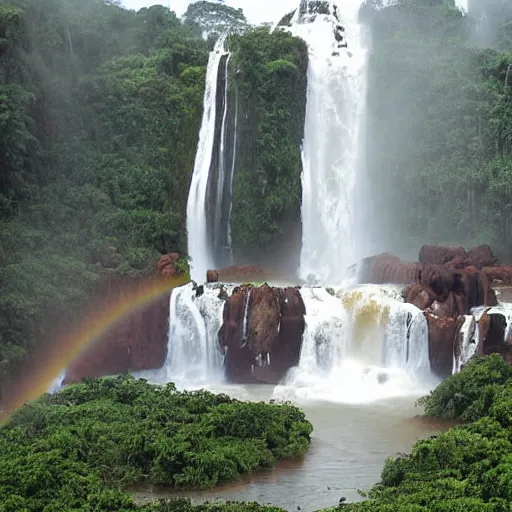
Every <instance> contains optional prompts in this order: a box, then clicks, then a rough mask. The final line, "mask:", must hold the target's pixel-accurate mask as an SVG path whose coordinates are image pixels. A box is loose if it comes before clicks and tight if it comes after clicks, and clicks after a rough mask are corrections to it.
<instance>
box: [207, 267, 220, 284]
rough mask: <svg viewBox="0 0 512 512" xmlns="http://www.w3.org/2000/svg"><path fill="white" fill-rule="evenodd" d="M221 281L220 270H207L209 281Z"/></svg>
mask: <svg viewBox="0 0 512 512" xmlns="http://www.w3.org/2000/svg"><path fill="white" fill-rule="evenodd" d="M218 281H219V272H218V271H217V270H208V271H207V272H206V282H207V283H217V282H218Z"/></svg>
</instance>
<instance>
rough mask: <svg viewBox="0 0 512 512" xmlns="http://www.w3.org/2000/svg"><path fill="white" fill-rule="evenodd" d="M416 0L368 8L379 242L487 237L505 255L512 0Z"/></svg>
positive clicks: (403, 247) (407, 251) (410, 254)
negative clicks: (463, 3)
mask: <svg viewBox="0 0 512 512" xmlns="http://www.w3.org/2000/svg"><path fill="white" fill-rule="evenodd" d="M409 4H410V2H409V3H408V5H407V6H406V3H405V2H402V1H400V0H399V1H396V2H390V3H389V4H387V5H386V6H385V7H383V6H382V3H375V2H371V1H367V2H365V4H363V8H362V9H361V18H362V20H363V21H364V23H365V24H366V25H367V27H368V30H369V33H370V40H371V43H370V47H371V48H370V56H369V61H368V105H367V120H366V123H367V133H366V136H367V147H366V162H367V175H368V177H369V180H370V183H371V186H370V192H369V198H368V199H369V201H370V202H371V204H372V206H373V209H374V211H375V212H376V213H375V215H374V216H373V222H372V223H371V225H370V226H369V229H370V230H371V231H372V233H373V234H372V237H373V239H374V245H375V246H376V247H379V249H380V250H381V251H389V252H392V253H394V254H396V255H398V256H400V257H403V258H408V259H413V260H415V259H416V258H417V254H418V250H419V248H420V246H421V245H422V244H425V243H431V244H446V245H459V244H460V245H464V246H466V247H472V246H475V245H478V244H481V243H486V244H489V245H491V246H492V247H493V248H495V249H496V251H497V252H498V253H499V254H500V255H501V256H502V257H504V258H508V254H510V252H511V248H512V232H511V224H510V214H509V211H508V206H507V205H508V203H509V201H510V196H509V195H508V190H509V186H508V178H507V176H508V175H509V174H508V173H509V169H510V168H511V165H512V160H511V154H510V138H509V130H508V128H507V123H506V121H505V119H504V117H503V112H504V109H505V108H506V105H508V104H509V102H510V101H511V100H512V96H511V95H510V88H509V87H508V85H506V84H505V81H506V75H507V70H508V69H509V64H508V57H507V56H506V55H503V54H500V53H499V52H500V51H505V50H508V51H510V50H511V49H512V44H511V40H510V39H507V38H509V37H510V36H511V35H512V31H511V29H510V20H512V8H511V6H509V5H508V4H507V5H505V2H499V1H497V2H492V3H491V2H483V1H482V2H477V1H476V0H474V1H472V2H470V3H469V6H468V11H467V12H466V11H465V10H464V9H460V8H459V7H458V6H456V4H455V2H442V1H439V2H437V1H436V2H429V5H425V2H419V1H418V2H413V6H412V8H411V6H410V5H409ZM497 17H499V19H500V20H501V22H500V23H497V22H496V18H497ZM507 17H508V18H507ZM491 19H493V20H494V21H493V22H492V23H490V20H491ZM482 20H487V21H485V23H484V21H482ZM506 20H509V21H508V22H507V21H506ZM507 31H508V32H507ZM509 80H510V79H509Z"/></svg>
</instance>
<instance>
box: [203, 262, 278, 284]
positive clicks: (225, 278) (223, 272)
mask: <svg viewBox="0 0 512 512" xmlns="http://www.w3.org/2000/svg"><path fill="white" fill-rule="evenodd" d="M208 272H216V273H217V281H221V282H223V283H250V282H262V281H265V280H266V279H268V278H269V277H270V275H269V273H268V272H266V271H265V270H263V269H261V268H259V267H256V266H255V265H237V266H233V267H226V268H221V269H217V270H209V271H208ZM211 276H212V277H213V276H214V274H211ZM207 280H208V274H207ZM217 281H208V282H217Z"/></svg>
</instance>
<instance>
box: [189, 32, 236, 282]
mask: <svg viewBox="0 0 512 512" xmlns="http://www.w3.org/2000/svg"><path fill="white" fill-rule="evenodd" d="M224 43H225V38H223V37H221V38H219V40H218V41H217V43H216V44H215V48H214V49H213V51H212V52H211V53H210V59H209V61H208V69H207V71H206V88H205V93H204V102H203V120H202V123H201V130H200V132H199V143H198V146H197V153H196V159H195V163H194V172H193V174H192V181H191V183H190V190H189V195H188V201H187V232H188V254H189V256H190V257H191V260H192V261H191V269H190V274H191V277H192V279H194V280H196V281H198V282H203V281H204V280H205V278H206V271H207V270H208V269H209V268H212V267H214V260H213V254H212V247H211V246H210V243H209V240H208V236H207V227H206V192H207V187H208V176H209V173H210V167H211V163H212V151H213V144H214V137H215V119H216V115H217V113H216V98H217V77H218V73H219V64H220V60H221V59H222V56H223V55H226V54H227V52H226V50H225V49H224Z"/></svg>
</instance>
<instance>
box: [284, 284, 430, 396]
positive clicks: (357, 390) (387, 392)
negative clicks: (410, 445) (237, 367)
mask: <svg viewBox="0 0 512 512" xmlns="http://www.w3.org/2000/svg"><path fill="white" fill-rule="evenodd" d="M398 293H399V292H398V290H397V289H394V288H393V287H378V286H373V285H368V286H363V287H358V288H356V289H351V290H343V289H340V290H337V291H334V290H332V289H330V290H326V289H323V288H302V289H301V294H302V298H303V300H304V303H305V305H306V330H305V332H304V336H303V343H302V350H301V355H300V362H299V366H298V368H294V369H292V370H290V372H289V373H288V376H287V377H286V379H285V381H284V382H283V385H282V386H280V387H278V388H277V389H276V393H275V394H276V397H278V398H287V399H290V398H302V399H304V398H310V399H311V398H313V399H321V400H331V401H341V402H350V403H361V402H366V401H373V400H377V399H382V398H386V397H392V396H397V395H402V394H408V393H411V392H412V393H414V392H417V390H418V389H421V386H422V383H424V382H426V381H428V380H429V378H430V361H429V354H428V329H427V321H426V319H425V316H424V315H423V313H422V312H421V311H420V310H419V309H418V308H416V307H415V306H413V305H412V304H405V303H403V302H402V301H401V300H399V299H398Z"/></svg>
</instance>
